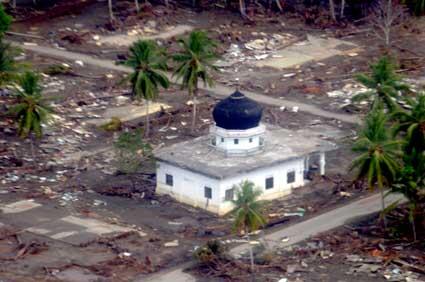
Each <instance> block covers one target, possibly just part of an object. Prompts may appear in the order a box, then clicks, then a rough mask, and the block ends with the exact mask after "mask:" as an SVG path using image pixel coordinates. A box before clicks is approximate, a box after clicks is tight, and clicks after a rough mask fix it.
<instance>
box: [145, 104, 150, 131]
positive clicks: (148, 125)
mask: <svg viewBox="0 0 425 282" xmlns="http://www.w3.org/2000/svg"><path fill="white" fill-rule="evenodd" d="M145 101H146V121H145V122H146V124H145V137H148V136H149V133H150V120H149V103H150V101H149V100H147V99H146V100H145Z"/></svg>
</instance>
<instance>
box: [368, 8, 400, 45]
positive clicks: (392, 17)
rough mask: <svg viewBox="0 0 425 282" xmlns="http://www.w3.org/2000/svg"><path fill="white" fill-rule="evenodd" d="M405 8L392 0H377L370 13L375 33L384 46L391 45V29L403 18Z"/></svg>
mask: <svg viewBox="0 0 425 282" xmlns="http://www.w3.org/2000/svg"><path fill="white" fill-rule="evenodd" d="M404 15H405V8H404V7H403V6H402V5H400V4H398V3H396V2H393V0H379V1H378V2H377V4H376V6H375V7H374V8H373V10H372V13H371V15H370V21H371V23H372V25H373V26H374V28H375V29H374V32H375V35H376V36H377V37H378V38H379V39H382V40H383V41H384V43H385V46H386V47H389V46H390V45H391V40H392V37H391V31H392V29H393V28H394V27H395V26H397V25H399V24H400V23H401V22H402V21H403V18H404Z"/></svg>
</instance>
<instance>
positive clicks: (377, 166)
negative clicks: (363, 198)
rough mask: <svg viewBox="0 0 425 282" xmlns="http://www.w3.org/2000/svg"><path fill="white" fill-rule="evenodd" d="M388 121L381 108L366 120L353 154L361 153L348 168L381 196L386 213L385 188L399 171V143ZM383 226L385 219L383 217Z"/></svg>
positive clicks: (391, 182)
mask: <svg viewBox="0 0 425 282" xmlns="http://www.w3.org/2000/svg"><path fill="white" fill-rule="evenodd" d="M387 123H388V119H387V117H386V115H385V113H384V112H383V110H382V109H375V110H374V111H372V112H371V113H370V114H369V115H368V116H367V117H366V120H365V125H364V127H363V129H362V130H361V132H360V136H359V139H358V140H357V141H356V142H355V144H354V145H353V151H354V152H357V153H360V156H358V157H357V158H356V159H354V161H353V163H352V165H351V169H356V170H357V172H358V173H357V177H356V178H357V179H366V180H367V183H368V185H369V188H370V189H372V190H373V189H374V188H375V187H377V188H378V189H379V191H380V193H381V203H382V211H384V210H385V202H384V187H385V186H387V187H390V186H391V185H392V184H393V183H394V181H395V179H396V176H397V173H398V171H399V167H400V165H399V155H400V151H399V148H400V143H401V142H400V141H399V140H394V139H393V138H392V136H391V134H390V131H389V130H388V128H387ZM384 223H385V224H386V221H385V216H384Z"/></svg>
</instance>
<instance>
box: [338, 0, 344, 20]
mask: <svg viewBox="0 0 425 282" xmlns="http://www.w3.org/2000/svg"><path fill="white" fill-rule="evenodd" d="M344 10H345V0H341V12H340V13H339V17H340V18H341V19H342V18H343V17H344Z"/></svg>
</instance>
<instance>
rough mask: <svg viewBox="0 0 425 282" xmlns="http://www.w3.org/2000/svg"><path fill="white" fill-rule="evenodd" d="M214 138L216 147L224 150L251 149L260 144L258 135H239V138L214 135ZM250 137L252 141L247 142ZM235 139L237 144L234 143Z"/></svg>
mask: <svg viewBox="0 0 425 282" xmlns="http://www.w3.org/2000/svg"><path fill="white" fill-rule="evenodd" d="M212 138H214V137H212ZM215 138H216V146H217V148H219V149H222V150H225V151H233V150H236V151H237V150H251V149H255V148H258V146H259V145H260V136H252V137H239V138H237V137H235V138H229V137H220V136H216V137H215ZM250 138H251V139H252V142H249V139H250ZM222 139H223V141H222ZM235 139H238V144H235V141H234V140H235Z"/></svg>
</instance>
